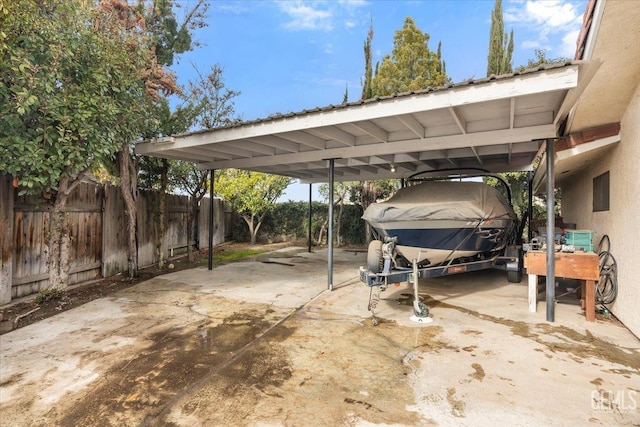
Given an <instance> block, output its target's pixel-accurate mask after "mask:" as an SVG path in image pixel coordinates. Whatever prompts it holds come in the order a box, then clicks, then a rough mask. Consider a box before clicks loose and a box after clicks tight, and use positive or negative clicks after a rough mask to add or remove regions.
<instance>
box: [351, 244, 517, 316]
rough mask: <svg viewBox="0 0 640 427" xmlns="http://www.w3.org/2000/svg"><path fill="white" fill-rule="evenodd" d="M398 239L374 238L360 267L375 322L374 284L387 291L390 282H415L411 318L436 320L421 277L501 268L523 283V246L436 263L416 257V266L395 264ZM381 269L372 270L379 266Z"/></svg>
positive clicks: (413, 264)
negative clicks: (423, 299)
mask: <svg viewBox="0 0 640 427" xmlns="http://www.w3.org/2000/svg"><path fill="white" fill-rule="evenodd" d="M395 244H396V239H395V238H390V239H386V241H385V242H384V243H382V245H380V241H379V240H374V241H372V242H371V243H370V244H369V252H368V255H367V267H362V266H361V267H360V280H361V281H362V282H364V283H365V284H366V285H367V286H369V287H370V288H371V292H370V294H369V311H371V314H372V316H373V324H374V325H377V324H378V322H377V319H376V316H375V313H374V308H375V306H376V305H377V302H378V300H379V296H378V297H377V298H374V295H373V288H377V289H378V290H379V291H384V290H386V289H387V287H388V286H389V285H390V284H396V283H401V282H407V283H411V284H412V285H413V297H414V300H413V316H411V320H412V321H414V322H418V323H430V322H432V321H433V320H432V319H431V318H430V317H429V307H428V306H427V305H426V304H425V303H423V302H421V301H420V296H419V293H418V281H419V279H428V278H432V277H440V276H448V275H452V274H459V273H466V272H470V271H479V270H488V269H498V270H505V271H506V272H507V279H508V281H509V282H512V283H519V282H520V281H521V280H522V258H523V252H522V246H520V245H509V246H507V247H506V248H505V250H504V254H502V255H494V256H493V257H491V258H487V259H483V260H477V261H470V262H460V263H455V264H454V261H456V260H455V259H451V260H449V261H448V262H446V263H443V264H440V265H437V266H432V267H419V266H418V262H417V261H416V260H413V261H412V266H411V267H410V268H409V267H400V266H397V265H393V264H394V261H393V252H394V249H395ZM376 266H380V267H381V268H377V269H378V270H380V272H378V273H376V272H374V271H372V267H373V269H376Z"/></svg>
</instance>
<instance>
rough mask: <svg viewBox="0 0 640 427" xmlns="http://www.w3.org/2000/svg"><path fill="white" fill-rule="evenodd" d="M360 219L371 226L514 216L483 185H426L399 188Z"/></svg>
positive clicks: (498, 195)
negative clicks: (405, 222)
mask: <svg viewBox="0 0 640 427" xmlns="http://www.w3.org/2000/svg"><path fill="white" fill-rule="evenodd" d="M362 218H363V219H364V220H365V221H367V222H369V223H370V224H372V225H374V224H384V223H390V222H404V221H437V220H466V221H480V220H486V219H515V218H516V216H515V213H514V212H513V209H512V208H511V206H510V205H509V203H508V202H507V200H506V199H505V197H504V196H503V195H502V194H501V193H500V192H499V191H498V190H497V189H496V188H494V187H491V186H489V185H487V184H485V183H483V182H473V181H430V182H425V183H422V184H418V185H413V186H409V187H405V188H401V189H400V190H398V192H397V193H396V194H395V195H394V196H393V197H391V198H390V199H389V200H388V201H386V202H382V203H375V204H372V205H370V206H369V207H368V208H367V209H366V211H365V212H364V215H363V216H362ZM374 226H375V225H374Z"/></svg>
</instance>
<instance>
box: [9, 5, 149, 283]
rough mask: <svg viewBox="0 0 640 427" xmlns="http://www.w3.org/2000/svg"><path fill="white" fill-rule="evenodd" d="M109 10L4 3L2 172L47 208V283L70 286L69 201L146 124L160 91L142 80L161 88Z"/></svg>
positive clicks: (140, 48) (138, 43)
mask: <svg viewBox="0 0 640 427" xmlns="http://www.w3.org/2000/svg"><path fill="white" fill-rule="evenodd" d="M110 12H112V11H108V10H106V9H105V8H103V7H96V6H95V5H94V4H93V3H92V2H85V1H55V0H51V1H41V2H31V1H20V2H11V3H9V4H7V3H5V2H3V3H0V28H2V31H0V57H1V58H2V59H1V61H0V79H1V80H2V84H1V85H0V100H1V102H0V103H1V105H2V106H3V107H2V113H1V114H0V147H1V153H2V154H1V155H0V170H4V171H6V172H8V173H10V174H12V175H13V176H14V177H16V178H17V179H18V180H19V182H20V190H19V193H20V194H33V195H37V194H41V195H42V196H43V197H44V198H45V199H46V200H49V202H50V204H51V220H50V229H49V232H48V239H47V245H48V267H49V287H54V288H59V289H63V288H65V287H66V285H67V281H68V274H69V263H70V253H69V242H70V236H69V229H68V225H67V221H66V213H65V208H66V204H67V201H68V198H69V195H70V194H71V192H72V191H73V190H74V188H76V186H77V185H78V184H79V183H80V182H81V181H82V179H83V177H84V176H85V174H86V173H87V172H88V171H90V170H91V169H92V168H96V167H97V165H98V164H99V163H100V162H103V161H105V160H106V159H109V158H110V157H112V156H113V155H114V153H115V152H116V151H117V150H118V148H119V147H120V141H121V137H122V135H131V134H133V133H134V128H135V127H136V126H138V123H140V122H144V121H145V117H146V112H147V111H148V109H149V108H148V106H149V102H150V95H151V93H153V92H155V90H156V89H154V87H152V86H151V85H146V84H145V83H152V81H153V83H154V84H156V83H157V82H158V80H156V79H155V78H156V77H159V76H158V74H157V73H155V72H154V70H153V67H151V66H150V64H152V63H153V58H152V56H151V55H150V52H149V50H148V49H147V47H146V46H145V44H144V40H143V39H141V38H140V35H139V33H136V32H134V31H131V32H126V33H125V32H118V31H114V28H116V25H115V24H116V21H119V17H118V16H117V13H110ZM116 12H119V10H117V9H116ZM131 24H132V26H135V25H134V23H133V22H132V23H131ZM114 81H117V82H118V84H117V85H114V84H113V82H114ZM156 87H159V86H156ZM123 118H126V119H127V120H123Z"/></svg>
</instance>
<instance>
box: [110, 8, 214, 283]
mask: <svg viewBox="0 0 640 427" xmlns="http://www.w3.org/2000/svg"><path fill="white" fill-rule="evenodd" d="M101 6H102V7H103V8H105V9H108V10H110V11H112V12H114V14H115V15H116V16H118V17H119V23H120V28H118V29H116V30H115V32H120V33H125V34H137V35H138V36H139V38H140V39H142V40H144V41H145V43H146V44H147V48H151V49H153V52H154V53H155V54H157V55H159V56H156V55H155V54H154V55H153V60H154V66H153V67H150V68H149V69H147V71H146V73H145V84H146V85H147V86H148V88H149V89H151V90H152V95H153V96H154V99H155V100H156V101H159V98H160V97H159V94H158V92H162V93H163V95H165V96H168V95H171V94H175V93H177V92H178V87H177V86H176V84H175V76H173V74H171V73H167V72H166V71H165V69H164V68H163V66H169V65H171V64H172V63H173V59H174V56H175V54H178V53H182V52H185V51H187V50H190V49H191V48H192V40H191V35H190V34H189V30H193V29H195V28H198V27H202V26H204V25H205V24H204V21H203V19H202V18H203V14H204V13H205V11H206V8H207V6H208V3H207V2H206V1H205V0H198V1H197V3H195V5H194V6H193V7H192V8H191V9H190V10H189V11H188V12H187V14H186V16H185V18H184V21H183V23H182V24H178V23H177V19H176V17H175V14H174V9H173V7H174V6H175V3H174V2H173V1H172V0H151V1H149V2H145V1H142V2H139V3H138V6H131V5H129V4H128V3H127V1H126V0H105V1H103V2H101ZM147 21H148V22H149V26H147V25H146V23H147ZM149 111H153V109H149ZM157 121H158V119H157V118H155V120H151V118H150V120H148V121H147V122H149V123H151V124H153V123H154V122H155V123H157ZM151 129H153V126H149V127H147V128H146V129H142V130H141V129H138V132H136V133H132V134H129V135H124V134H123V135H122V139H121V148H120V151H119V152H118V153H117V163H116V164H117V166H118V172H119V175H120V181H121V185H122V187H121V188H122V197H123V199H124V202H125V211H126V212H125V213H126V218H127V260H128V272H129V276H131V277H134V276H137V274H138V260H137V251H136V217H137V206H136V199H137V196H138V170H139V163H138V159H137V158H136V156H135V155H134V150H133V144H134V143H135V141H136V140H138V139H140V138H141V137H146V138H149V137H151V136H160V135H153V134H152V132H151ZM168 167H169V166H168V163H165V162H162V168H163V170H164V171H165V172H164V173H165V175H166V174H168V170H167V169H168ZM166 183H167V180H166V179H165V180H164V181H163V182H162V185H163V186H164V187H163V188H162V190H161V191H162V194H161V197H162V200H164V201H166V199H165V197H166ZM163 203H164V202H163V201H161V205H162V204H163ZM161 208H162V206H161ZM162 212H164V211H162ZM160 220H161V221H160V224H161V230H160V233H159V234H160V236H159V238H160V241H161V242H163V241H164V236H163V234H164V232H163V229H162V228H163V227H164V220H163V219H162V218H160ZM160 252H161V253H162V254H164V250H163V248H160ZM162 263H163V258H162V256H161V257H160V264H162Z"/></svg>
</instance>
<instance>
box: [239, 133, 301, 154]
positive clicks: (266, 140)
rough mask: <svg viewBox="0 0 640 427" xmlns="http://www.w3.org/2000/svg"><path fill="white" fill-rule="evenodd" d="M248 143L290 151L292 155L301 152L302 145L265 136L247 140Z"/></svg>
mask: <svg viewBox="0 0 640 427" xmlns="http://www.w3.org/2000/svg"><path fill="white" fill-rule="evenodd" d="M246 140H247V141H251V142H254V143H256V144H262V145H266V146H269V147H273V148H275V149H279V150H283V151H288V152H290V153H297V152H299V151H300V145H299V144H296V143H295V142H291V141H287V140H286V139H282V138H278V137H277V136H273V135H265V136H261V137H260V138H247V139H246Z"/></svg>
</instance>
